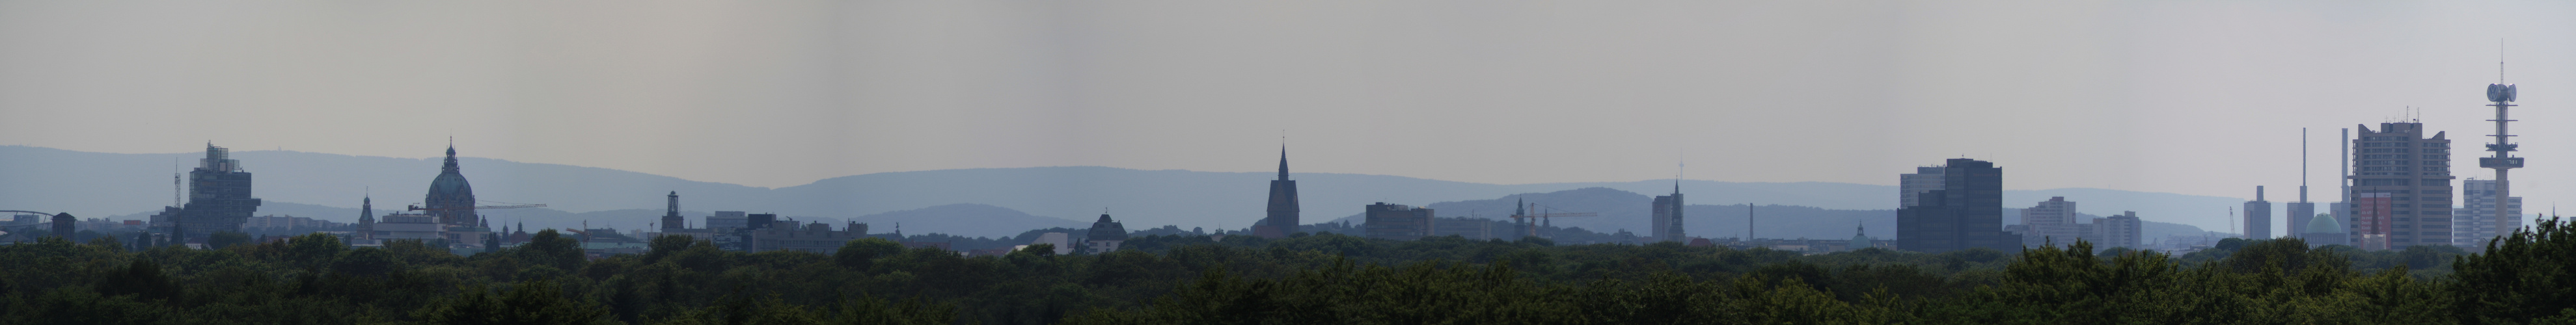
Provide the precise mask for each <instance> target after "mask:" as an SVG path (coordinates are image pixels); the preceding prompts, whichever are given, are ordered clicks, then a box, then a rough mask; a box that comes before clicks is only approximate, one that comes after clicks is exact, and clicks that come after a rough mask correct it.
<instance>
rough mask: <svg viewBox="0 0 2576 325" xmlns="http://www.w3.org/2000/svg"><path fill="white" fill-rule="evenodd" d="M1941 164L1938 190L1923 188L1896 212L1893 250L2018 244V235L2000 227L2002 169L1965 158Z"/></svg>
mask: <svg viewBox="0 0 2576 325" xmlns="http://www.w3.org/2000/svg"><path fill="white" fill-rule="evenodd" d="M1940 168H1942V171H1941V173H1940V174H1941V175H1942V176H1941V189H1938V190H1930V191H1925V192H1923V193H1922V194H1921V195H1918V196H1917V198H1916V205H1915V206H1911V207H1905V208H1903V209H1898V210H1896V248H1897V249H1903V250H1910V251H1918V252H1931V253H1939V252H1948V251H1956V250H1964V249H1970V248H1978V247H1984V248H1992V249H1997V250H2009V249H2013V248H2018V247H2019V246H2020V245H2021V236H2019V235H2014V234H2007V233H2004V231H2003V208H2004V207H2003V201H2004V200H2003V169H2002V168H1995V164H1994V163H1992V162H1986V161H1979V160H1975V159H1965V158H1960V159H1950V160H1949V161H1948V163H1947V164H1945V165H1944V166H1942V167H1940ZM1918 174H1920V173H1918ZM1907 178H1908V179H1912V178H1913V177H1910V176H1909V177H1907Z"/></svg>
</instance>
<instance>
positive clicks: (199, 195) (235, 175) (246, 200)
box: [172, 144, 260, 234]
mask: <svg viewBox="0 0 2576 325" xmlns="http://www.w3.org/2000/svg"><path fill="white" fill-rule="evenodd" d="M259 204H260V201H259V199H255V198H251V197H250V172H244V171H242V168H241V161H240V160H233V159H232V150H229V149H224V147H217V146H215V145H213V144H207V145H206V158H205V159H199V160H197V169H195V170H190V171H188V204H187V205H186V206H183V207H181V208H180V211H179V217H178V220H175V221H174V222H172V223H173V224H174V225H175V226H177V227H176V228H173V231H174V232H194V233H208V234H211V233H215V232H218V231H241V225H242V223H243V222H248V221H250V215H251V213H253V212H258V211H259ZM179 229H185V230H179Z"/></svg>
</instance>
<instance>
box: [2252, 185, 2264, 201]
mask: <svg viewBox="0 0 2576 325" xmlns="http://www.w3.org/2000/svg"><path fill="white" fill-rule="evenodd" d="M2254 201H2256V202H2261V201H2263V186H2262V185H2255V186H2254Z"/></svg>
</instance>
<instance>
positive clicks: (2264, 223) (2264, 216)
mask: <svg viewBox="0 0 2576 325" xmlns="http://www.w3.org/2000/svg"><path fill="white" fill-rule="evenodd" d="M2245 239H2272V201H2264V200H2263V187H2262V186H2255V187H2254V200H2253V201H2245Z"/></svg>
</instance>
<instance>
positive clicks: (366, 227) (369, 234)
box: [358, 195, 376, 239]
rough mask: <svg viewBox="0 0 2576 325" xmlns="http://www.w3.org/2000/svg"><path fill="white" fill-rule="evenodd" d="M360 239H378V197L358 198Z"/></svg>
mask: <svg viewBox="0 0 2576 325" xmlns="http://www.w3.org/2000/svg"><path fill="white" fill-rule="evenodd" d="M358 239H376V197H375V196H373V195H369V196H367V197H365V198H361V199H358Z"/></svg>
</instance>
